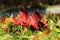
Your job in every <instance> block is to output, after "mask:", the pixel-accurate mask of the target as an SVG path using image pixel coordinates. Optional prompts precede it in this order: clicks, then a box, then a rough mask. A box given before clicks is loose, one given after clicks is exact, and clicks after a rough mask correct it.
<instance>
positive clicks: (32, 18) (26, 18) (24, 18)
mask: <svg viewBox="0 0 60 40" xmlns="http://www.w3.org/2000/svg"><path fill="white" fill-rule="evenodd" d="M12 19H13V23H14V24H15V25H23V26H26V25H31V26H32V27H33V28H35V29H38V28H39V27H38V23H39V22H41V20H42V16H41V14H40V13H39V10H36V11H35V12H34V13H33V14H32V15H30V14H29V13H28V12H27V10H26V9H24V7H23V9H22V10H21V11H19V17H18V18H17V19H16V18H15V17H14V16H12ZM46 22H47V19H46V21H45V22H44V25H45V26H46Z"/></svg>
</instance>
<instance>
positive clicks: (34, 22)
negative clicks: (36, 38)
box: [30, 10, 41, 29]
mask: <svg viewBox="0 0 60 40" xmlns="http://www.w3.org/2000/svg"><path fill="white" fill-rule="evenodd" d="M39 21H41V14H40V13H39V11H38V10H36V11H35V13H33V14H32V18H31V23H30V24H31V25H32V26H33V27H34V28H35V29H38V22H39Z"/></svg>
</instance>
